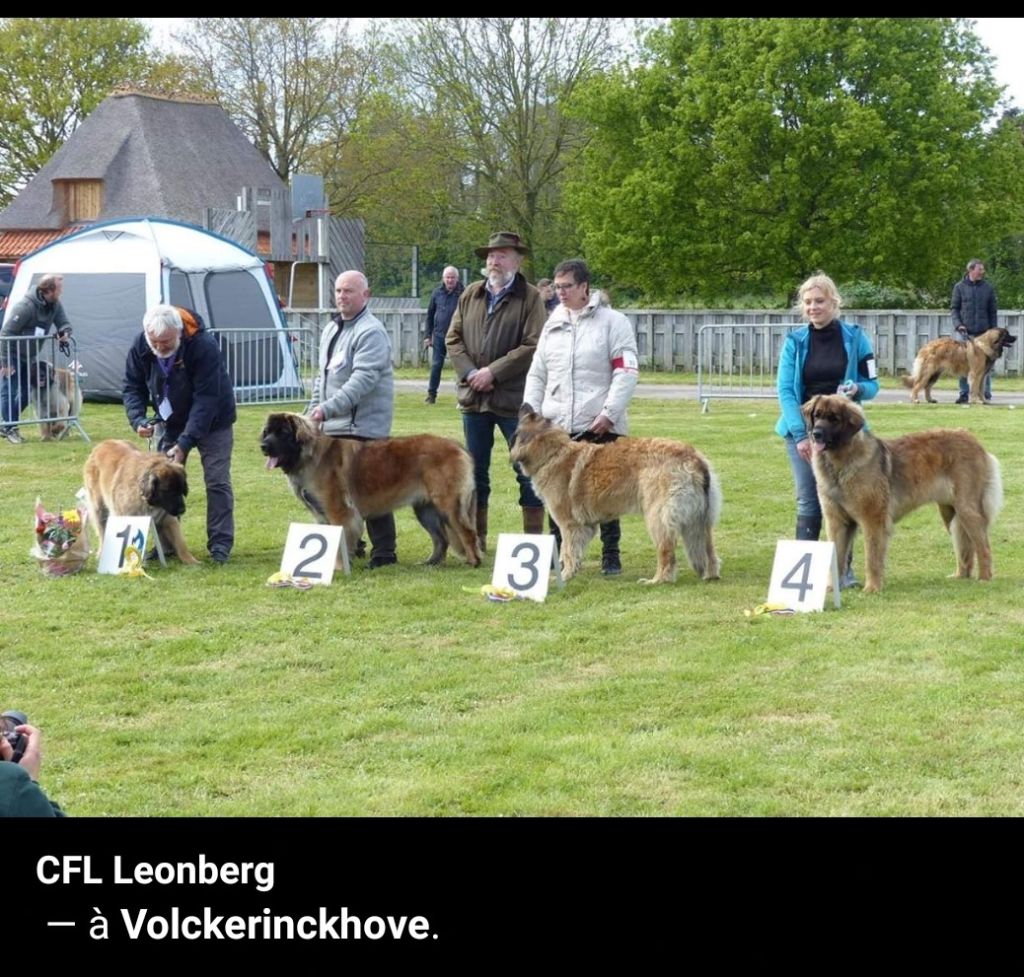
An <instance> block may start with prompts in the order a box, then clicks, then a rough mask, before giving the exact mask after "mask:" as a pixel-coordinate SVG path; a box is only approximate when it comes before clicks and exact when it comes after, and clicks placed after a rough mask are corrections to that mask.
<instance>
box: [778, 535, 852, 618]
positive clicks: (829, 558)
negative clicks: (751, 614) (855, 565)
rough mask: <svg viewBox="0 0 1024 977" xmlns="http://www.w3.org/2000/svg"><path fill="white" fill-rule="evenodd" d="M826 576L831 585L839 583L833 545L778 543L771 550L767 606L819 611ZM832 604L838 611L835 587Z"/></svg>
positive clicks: (826, 580)
mask: <svg viewBox="0 0 1024 977" xmlns="http://www.w3.org/2000/svg"><path fill="white" fill-rule="evenodd" d="M829 575H831V577H832V580H833V581H838V580H839V568H838V566H837V564H836V548H835V544H834V543H831V542H817V541H812V540H805V539H780V540H779V541H778V543H777V544H776V546H775V562H774V563H773V564H772V579H771V583H770V584H769V586H768V603H769V604H785V605H786V606H787V607H792V608H793V610H795V611H822V610H824V609H825V590H826V588H827V586H828V581H829ZM832 600H833V602H834V603H835V606H836V607H838V606H839V587H838V586H835V585H833V587H832Z"/></svg>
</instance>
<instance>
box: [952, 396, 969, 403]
mask: <svg viewBox="0 0 1024 977" xmlns="http://www.w3.org/2000/svg"><path fill="white" fill-rule="evenodd" d="M953 403H955V404H966V403H967V394H960V396H959V397H957V398H956V400H955V401H953Z"/></svg>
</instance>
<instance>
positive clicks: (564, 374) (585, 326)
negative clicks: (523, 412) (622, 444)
mask: <svg viewBox="0 0 1024 977" xmlns="http://www.w3.org/2000/svg"><path fill="white" fill-rule="evenodd" d="M638 365H639V354H638V352H637V346H636V335H635V334H634V332H633V325H632V323H631V322H630V321H629V319H627V318H626V317H625V316H624V315H623V314H622V313H621V312H616V311H615V310H614V309H612V308H610V307H609V306H608V305H607V304H606V303H605V301H604V296H603V295H602V294H601V292H599V291H594V292H592V293H591V295H590V299H589V300H588V302H587V304H586V306H585V307H584V309H583V311H582V314H581V315H580V318H579V321H578V322H577V323H576V325H575V327H574V326H573V324H572V320H571V319H570V317H569V310H568V309H567V308H566V307H565V306H564V305H561V304H560V305H559V307H558V308H557V309H555V311H554V312H553V313H552V314H551V318H550V319H548V321H547V322H546V323H545V324H544V330H543V332H542V333H541V334H540V341H539V342H538V343H537V352H536V353H534V355H533V363H532V364H531V365H530V372H529V373H528V374H527V376H526V389H525V391H524V393H523V402H524V403H527V404H530V405H531V406H532V407H533V408H534V410H537V411H539V412H540V413H541V414H542V415H543V416H544V417H546V418H547V419H548V420H549V421H553V422H554V423H555V424H557V425H558V426H559V427H560V428H563V429H564V430H566V431H569V432H570V433H572V434H578V433H579V432H580V431H585V430H587V428H589V427H590V425H591V424H593V423H594V420H595V418H596V417H597V416H598V414H604V415H605V416H606V417H608V418H609V419H610V420H611V422H612V424H613V425H614V427H613V428H612V431H613V433H615V434H626V433H628V430H629V424H628V420H627V418H626V405H627V404H628V403H629V401H630V398H631V397H632V396H633V391H634V389H635V388H636V383H637V379H638V374H637V368H638Z"/></svg>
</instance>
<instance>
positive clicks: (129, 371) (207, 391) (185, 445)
mask: <svg viewBox="0 0 1024 977" xmlns="http://www.w3.org/2000/svg"><path fill="white" fill-rule="evenodd" d="M175 308H176V309H177V310H178V314H179V315H180V316H181V323H182V327H183V328H182V330H181V342H180V343H179V345H178V351H177V352H176V353H175V354H174V366H173V367H172V368H171V374H170V376H169V377H166V378H165V377H164V374H163V370H161V369H160V364H159V363H158V362H157V357H156V354H154V352H153V350H151V349H150V348H149V343H147V342H146V334H145V333H144V332H141V331H140V332H139V334H138V336H136V337H135V341H134V342H133V343H132V345H131V347H130V348H129V350H128V358H127V360H126V361H125V367H124V389H123V393H124V410H125V413H126V414H127V415H128V423H129V424H130V425H131V428H132V430H133V431H137V430H138V429H139V428H140V427H142V426H143V424H144V423H145V420H146V414H147V412H148V410H149V406H150V404H152V405H153V407H154V408H157V409H159V406H160V402H161V401H162V400H163V399H164V396H165V395H166V396H167V398H168V400H170V402H171V416H170V417H168V418H167V420H166V421H165V422H164V423H165V425H166V437H165V440H167V439H170V441H172V442H174V443H175V444H177V445H178V447H179V448H181V450H182V451H184V452H185V453H186V454H187V453H188V452H189V451H191V450H192V448H193V447H194V446H195V444H196V442H197V441H201V440H202V439H203V438H205V437H206V436H207V435H208V434H209V433H210V432H211V431H219V430H220V429H221V428H225V427H227V426H228V425H230V424H234V423H235V391H234V389H233V388H232V386H231V377H229V376H228V371H227V367H226V366H225V365H224V357H223V356H221V352H220V343H218V342H217V340H216V338H215V337H214V336H213V334H212V333H210V332H209V331H208V330H207V328H206V326H205V325H204V323H203V320H202V318H201V316H200V315H199V313H198V312H194V311H192V310H191V309H184V308H182V307H181V306H177V305H176V306H175Z"/></svg>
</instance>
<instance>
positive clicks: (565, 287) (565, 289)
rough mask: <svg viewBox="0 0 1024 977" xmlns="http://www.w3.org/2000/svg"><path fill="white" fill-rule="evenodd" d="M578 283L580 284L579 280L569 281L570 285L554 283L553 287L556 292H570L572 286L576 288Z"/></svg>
mask: <svg viewBox="0 0 1024 977" xmlns="http://www.w3.org/2000/svg"><path fill="white" fill-rule="evenodd" d="M577 285H579V282H569V284H568V285H552V286H551V287H552V288H553V289H554V290H555V291H556V292H568V291H569V289H570V288H575V287H576V286H577Z"/></svg>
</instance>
